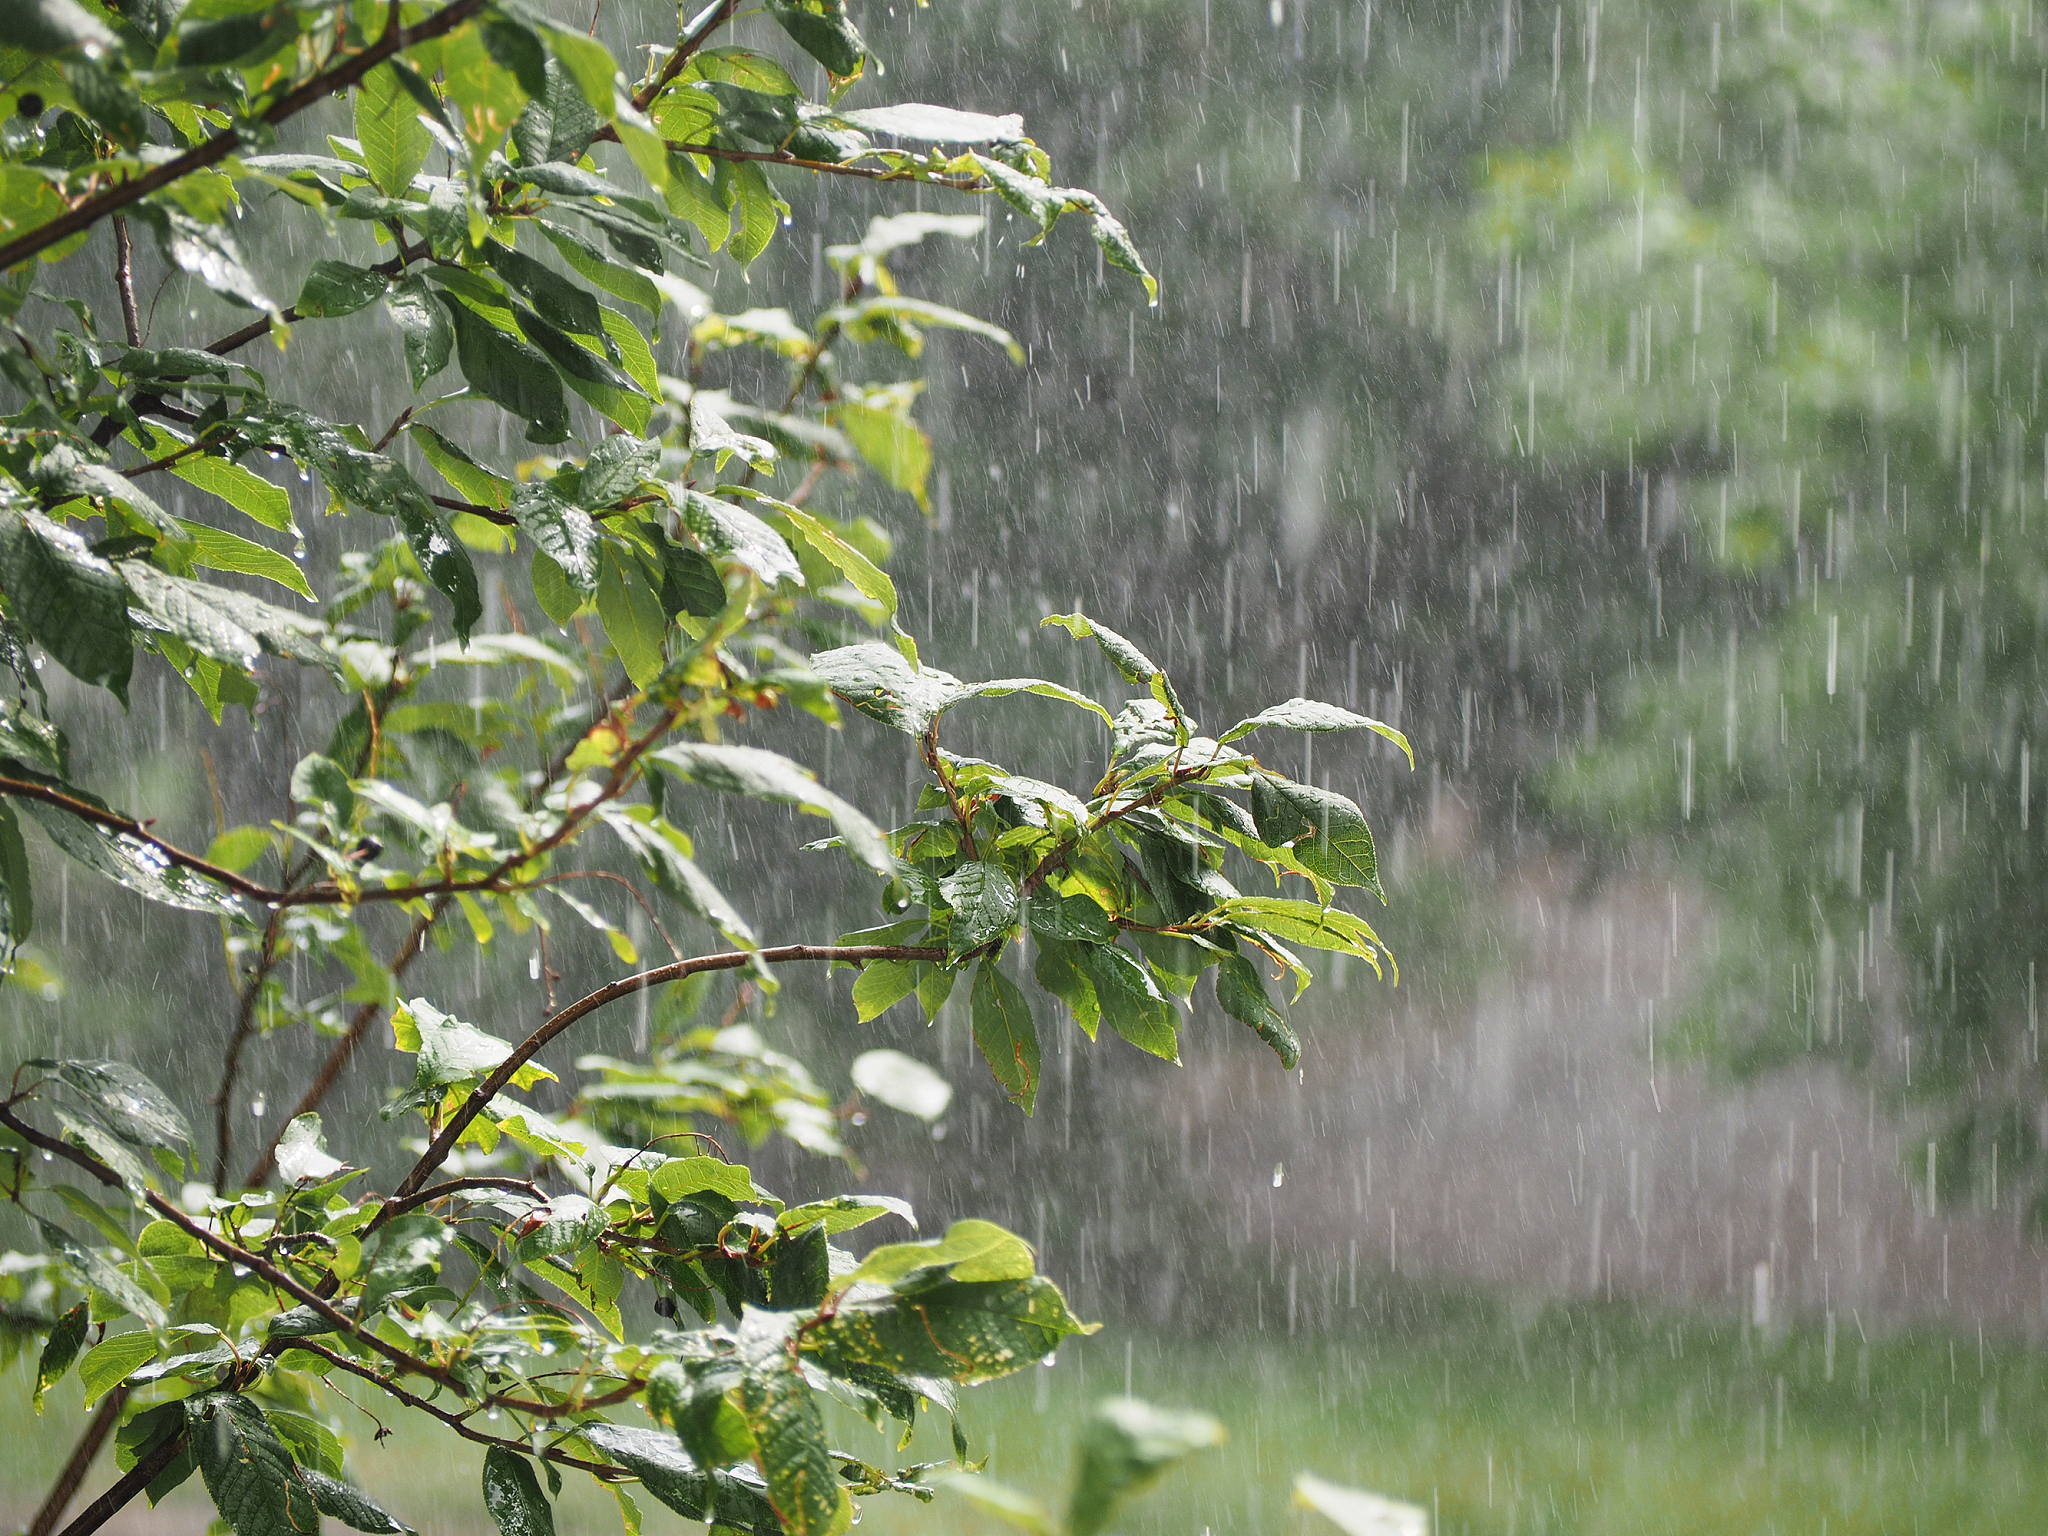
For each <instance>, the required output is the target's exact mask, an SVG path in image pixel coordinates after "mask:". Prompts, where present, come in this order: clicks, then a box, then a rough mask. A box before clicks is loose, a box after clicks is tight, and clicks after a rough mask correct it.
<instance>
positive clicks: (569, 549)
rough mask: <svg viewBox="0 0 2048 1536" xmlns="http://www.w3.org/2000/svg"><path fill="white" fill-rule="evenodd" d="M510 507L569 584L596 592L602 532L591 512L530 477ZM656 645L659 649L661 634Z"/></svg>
mask: <svg viewBox="0 0 2048 1536" xmlns="http://www.w3.org/2000/svg"><path fill="white" fill-rule="evenodd" d="M511 510H512V516H513V517H514V518H516V519H517V520H518V523H519V527H520V529H521V530H522V531H523V532H524V533H525V534H526V536H527V537H528V538H530V539H532V540H533V544H534V547H535V548H536V549H538V550H540V551H541V552H542V553H543V554H545V555H546V556H547V557H548V558H549V559H550V560H552V561H554V562H555V565H556V566H557V568H559V569H560V571H561V573H562V574H563V575H564V576H565V577H567V578H568V580H569V585H571V586H572V587H574V588H575V589H576V590H577V591H578V592H579V593H581V594H582V595H583V596H584V597H592V596H594V595H596V592H597V587H598V545H599V542H600V540H601V538H602V535H601V534H600V533H599V531H598V526H597V524H596V523H595V522H594V521H593V520H592V519H591V516H590V514H589V513H588V512H586V511H584V510H583V509H582V508H581V507H579V506H577V505H576V504H575V503H574V502H572V501H569V500H567V499H566V498H565V497H563V496H562V495H561V493H560V492H558V491H556V490H555V488H554V487H553V486H552V485H550V484H549V483H548V482H547V481H545V480H530V481H528V482H527V483H526V484H525V485H522V486H520V487H519V488H518V489H517V490H515V491H513V493H512V500H511ZM613 558H616V554H614V556H613ZM655 645H656V648H657V649H659V646H660V636H659V635H658V634H657V636H656V637H655ZM655 670H656V671H659V670H660V668H659V667H657V668H656V669H655Z"/></svg>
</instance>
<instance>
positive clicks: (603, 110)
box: [536, 18, 619, 158]
mask: <svg viewBox="0 0 2048 1536" xmlns="http://www.w3.org/2000/svg"><path fill="white" fill-rule="evenodd" d="M536 20H537V21H542V22H543V24H542V26H541V30H542V32H543V33H544V34H545V36H546V37H547V41H548V47H549V48H551V49H553V50H554V55H555V57H556V58H557V59H559V60H560V61H561V64H562V68H563V69H565V70H566V71H568V74H569V78H570V79H571V80H573V81H574V82H575V83H576V89H577V90H578V91H580V92H581V93H582V95H583V99H584V100H585V101H586V102H588V103H589V104H590V106H591V107H592V108H593V109H594V110H595V111H596V113H597V115H598V116H599V117H602V118H606V119H609V118H611V117H612V116H613V114H614V112H615V110H616V99H617V82H618V78H619V66H618V61H617V60H616V59H614V58H613V57H612V55H611V50H610V49H608V48H606V47H605V45H604V44H603V43H600V42H598V41H597V39H595V38H593V37H586V36H584V35H582V34H581V33H577V32H571V31H568V30H567V29H565V28H560V27H550V26H547V25H545V24H544V19H543V18H536ZM550 158H555V157H553V156H550Z"/></svg>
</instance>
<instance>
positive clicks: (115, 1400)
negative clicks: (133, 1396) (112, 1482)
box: [24, 1383, 128, 1536]
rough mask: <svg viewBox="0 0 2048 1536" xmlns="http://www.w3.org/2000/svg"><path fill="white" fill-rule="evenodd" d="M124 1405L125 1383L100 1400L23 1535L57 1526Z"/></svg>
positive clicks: (43, 1535)
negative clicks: (47, 1495)
mask: <svg viewBox="0 0 2048 1536" xmlns="http://www.w3.org/2000/svg"><path fill="white" fill-rule="evenodd" d="M127 1405H128V1387H127V1384H126V1383H123V1384H122V1385H120V1386H118V1387H116V1388H114V1390H113V1391H111V1392H109V1393H108V1394H107V1395H106V1397H105V1398H103V1399H102V1400H101V1402H100V1406H99V1411H98V1412H97V1413H95V1414H94V1415H93V1416H92V1421H91V1422H90V1423H89V1424H87V1425H86V1426H85V1433H84V1434H82V1435H80V1436H79V1437H78V1443H77V1444H76V1445H74V1446H73V1447H72V1448H71V1455H70V1456H69V1457H68V1458H66V1460H65V1462H64V1466H63V1468H62V1470H60V1471H59V1472H58V1473H57V1481H56V1482H54V1483H52V1484H51V1485H50V1496H49V1497H48V1498H46V1499H44V1500H43V1507H42V1508H41V1509H38V1510H37V1511H36V1514H35V1518H34V1519H33V1520H31V1521H29V1523H28V1530H27V1531H26V1532H25V1533H24V1536H50V1533H51V1532H52V1531H54V1530H56V1529H57V1522H58V1521H59V1520H62V1519H63V1518H64V1511H65V1510H66V1509H68V1508H69V1507H70V1505H71V1501H72V1500H73V1499H74V1498H76V1497H77V1496H78V1485H79V1484H80V1483H82V1482H84V1481H85V1474H86V1473H87V1472H89V1471H91V1470H92V1464H93V1459H94V1458H95V1457H96V1456H98V1455H99V1453H100V1447H101V1446H103V1445H105V1444H106V1443H107V1437H108V1436H109V1435H111V1434H112V1433H113V1432H114V1427H115V1426H116V1425H118V1424H119V1423H120V1422H121V1410H122V1409H123V1408H125V1407H127Z"/></svg>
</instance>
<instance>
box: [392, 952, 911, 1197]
mask: <svg viewBox="0 0 2048 1536" xmlns="http://www.w3.org/2000/svg"><path fill="white" fill-rule="evenodd" d="M945 958H946V952H945V951H944V950H943V949H929V948H920V947H915V946H912V945H907V944H784V945H782V946H780V947H778V948H775V949H757V950H753V951H751V952H750V951H747V950H743V949H736V950H728V951H726V952H725V953H724V954H717V955H699V956H697V957H696V958H695V959H692V960H678V961H677V962H676V963H675V964H673V965H663V966H657V967H656V968H655V969H653V970H651V971H642V972H640V973H639V974H638V975H635V976H623V977H621V978H620V979H619V980H617V981H614V982H612V983H611V984H609V985H608V986H602V987H599V988H598V989H597V990H596V991H595V992H592V993H590V994H589V995H588V996H586V997H582V998H579V999H577V1000H576V1001H575V1002H573V1003H571V1004H569V1006H568V1007H566V1008H563V1009H561V1010H560V1011H558V1012H556V1013H554V1014H551V1015H550V1016H549V1017H548V1019H547V1021H546V1022H545V1023H544V1024H542V1025H541V1026H540V1028H538V1029H536V1030H535V1031H534V1032H533V1033H532V1034H530V1035H528V1036H527V1037H526V1038H525V1039H524V1040H522V1041H520V1042H519V1044H518V1045H517V1046H515V1047H513V1050H512V1053H511V1054H510V1055H509V1056H507V1057H506V1058H505V1059H504V1060H503V1061H501V1062H500V1063H498V1066H497V1069H496V1070H495V1071H493V1072H492V1073H491V1075H490V1076H489V1077H487V1078H485V1079H484V1080H483V1082H481V1083H480V1084H478V1085H477V1088H476V1091H475V1092H474V1093H472V1094H470V1095H469V1097H468V1098H466V1099H464V1100H463V1101H462V1103H461V1105H460V1106H459V1107H458V1108H457V1109H456V1111H455V1113H454V1114H452V1115H450V1116H449V1117H448V1122H447V1124H446V1125H444V1126H442V1128H441V1134H440V1135H438V1136H436V1137H435V1138H434V1140H433V1143H432V1144H431V1145H430V1146H429V1147H428V1148H427V1150H426V1151H425V1152H423V1153H421V1154H420V1160H419V1161H418V1162H416V1163H414V1164H413V1166H412V1171H411V1172H410V1173H408V1174H407V1175H406V1176H405V1177H404V1179H402V1180H401V1181H400V1182H399V1185H398V1188H397V1189H396V1190H394V1191H393V1192H392V1197H393V1200H394V1201H396V1200H402V1199H404V1198H405V1197H406V1196H407V1195H410V1194H413V1193H415V1192H417V1191H418V1190H419V1189H420V1187H421V1186H422V1185H424V1184H425V1183H426V1181H427V1179H428V1178H429V1177H430V1176H431V1175H432V1174H433V1172H434V1170H435V1169H437V1168H439V1167H440V1166H441V1164H442V1163H444V1162H446V1161H447V1158H448V1154H449V1153H450V1152H451V1151H453V1150H454V1148H455V1143H456V1142H457V1141H459V1140H461V1138H462V1133H463V1132H464V1131H465V1130H467V1129H468V1128H469V1123H470V1122H471V1121H472V1120H474V1119H475V1118H476V1117H477V1116H478V1115H479V1114H481V1113H482V1112H483V1110H484V1107H485V1106H486V1105H488V1104H489V1103H490V1102H491V1100H492V1099H494V1098H496V1097H497V1096H498V1094H499V1093H501V1092H502V1091H503V1090H504V1088H505V1086H506V1085H507V1084H508V1083H510V1082H511V1081H512V1078H513V1075H514V1074H515V1073H517V1072H518V1070H519V1069H520V1068H521V1067H523V1066H525V1065H526V1063H527V1062H529V1061H531V1060H532V1059H533V1058H534V1056H536V1055H537V1054H539V1052H540V1050H541V1048H542V1047H543V1046H545V1045H546V1044H547V1043H548V1042H549V1041H550V1040H553V1039H554V1038H555V1036H557V1035H559V1034H561V1033H562V1031H563V1030H565V1029H567V1028H568V1027H569V1026H570V1025H572V1024H574V1023H575V1022H576V1021H577V1020H578V1019H581V1018H583V1017H584V1016H585V1015H587V1014H592V1013H595V1012H596V1011H597V1010H598V1009H600V1008H602V1007H604V1006H605V1005H606V1004H607V1003H615V1002H617V1001H618V1000H619V999H620V998H622V997H631V996H632V995H633V994H634V993H636V992H644V991H646V990H647V989H648V988H650V987H659V986H663V985H665V984H666V983H668V982H671V981H680V980H681V979H682V978H683V977H685V976H695V975H697V974H698V973H699V972H703V971H736V970H738V969H740V968H741V967H742V966H745V965H751V964H754V963H755V962H756V961H758V962H759V963H761V964H763V965H788V964H790V963H791V962H793V961H798V960H824V961H828V962H837V961H863V960H927V961H943V960H944V959H945ZM385 1209H386V1210H389V1209H390V1207H389V1206H387V1207H386V1208H385ZM384 1221H385V1215H384V1212H381V1211H380V1212H379V1213H378V1215H377V1217H376V1219H375V1220H373V1221H372V1222H371V1223H370V1224H369V1226H368V1227H366V1228H365V1229H364V1234H363V1235H364V1236H368V1235H369V1233H371V1232H374V1231H375V1230H376V1229H377V1228H378V1227H380V1226H382V1225H383V1224H384Z"/></svg>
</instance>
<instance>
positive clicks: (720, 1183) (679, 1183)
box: [647, 1157, 762, 1205]
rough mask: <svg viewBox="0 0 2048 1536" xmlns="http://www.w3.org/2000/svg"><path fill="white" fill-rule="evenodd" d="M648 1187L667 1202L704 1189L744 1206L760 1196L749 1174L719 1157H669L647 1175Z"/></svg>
mask: <svg viewBox="0 0 2048 1536" xmlns="http://www.w3.org/2000/svg"><path fill="white" fill-rule="evenodd" d="M647 1187H648V1188H649V1189H650V1190H652V1191H653V1192H654V1193H655V1194H657V1195H659V1196H661V1198H662V1199H664V1200H666V1201H667V1202H668V1203H669V1204H670V1205H674V1204H676V1203H677V1202H678V1201H680V1200H685V1199H687V1198H689V1197H690V1196H691V1195H698V1194H702V1193H704V1191H706V1190H710V1191H711V1192H712V1193H713V1194H719V1195H723V1196H725V1198H726V1199H728V1200H731V1201H734V1202H736V1203H738V1204H743V1205H744V1204H752V1203H755V1202H758V1201H760V1200H761V1199H762V1192H761V1191H760V1190H759V1189H757V1188H756V1187H755V1185H754V1178H753V1175H752V1174H750V1173H749V1172H748V1171H747V1170H746V1169H745V1168H743V1167H741V1166H740V1165H739V1164H738V1163H728V1162H726V1161H725V1160H724V1159H723V1158H718V1157H672V1158H670V1159H668V1160H667V1161H666V1162H664V1163H663V1164H661V1166H660V1167H658V1168H656V1169H655V1170H654V1172H653V1173H652V1174H650V1175H649V1176H648V1179H647Z"/></svg>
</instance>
